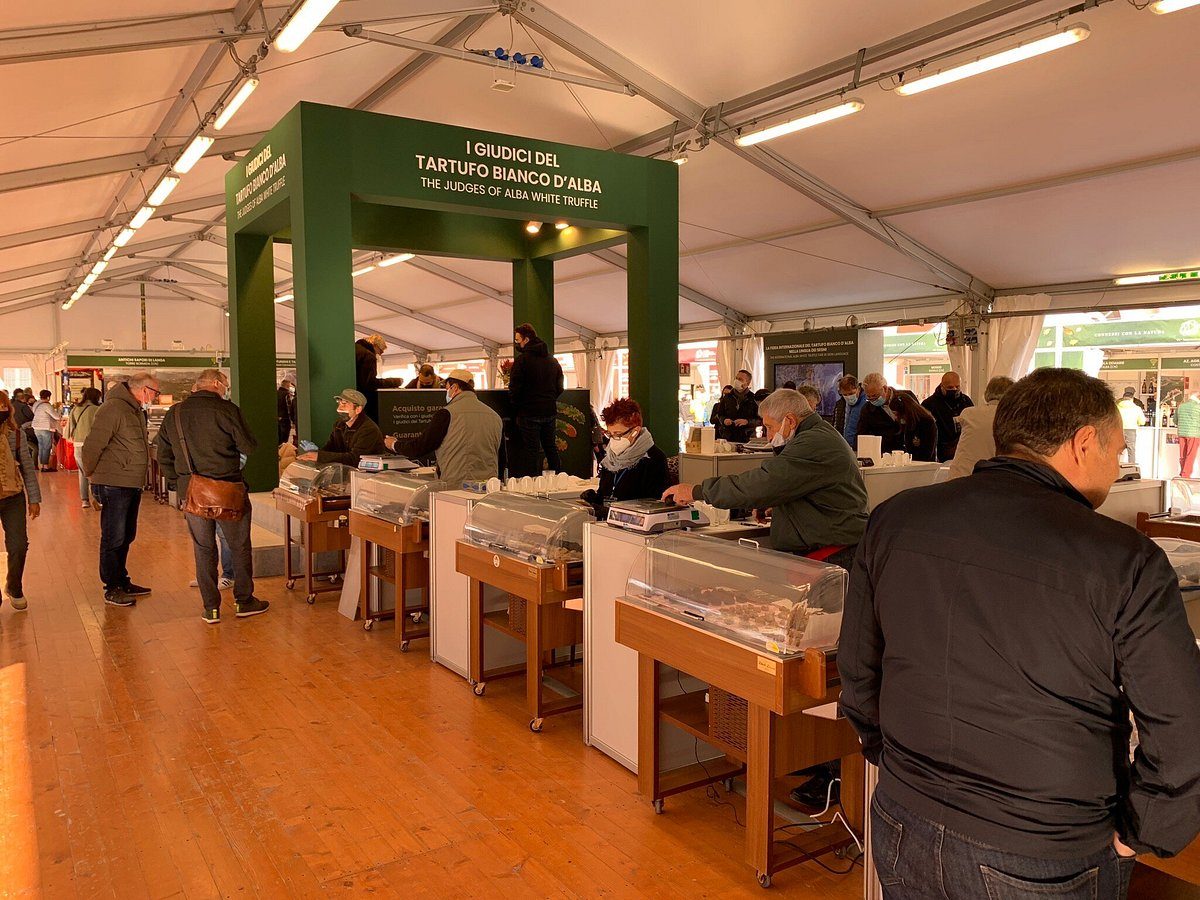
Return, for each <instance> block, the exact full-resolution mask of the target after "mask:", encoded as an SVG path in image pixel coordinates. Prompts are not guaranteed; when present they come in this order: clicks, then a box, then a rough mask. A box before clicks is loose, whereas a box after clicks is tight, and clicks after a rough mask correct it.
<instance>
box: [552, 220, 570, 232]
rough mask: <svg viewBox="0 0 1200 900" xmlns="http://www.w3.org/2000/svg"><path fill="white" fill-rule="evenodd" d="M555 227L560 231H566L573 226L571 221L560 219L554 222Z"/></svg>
mask: <svg viewBox="0 0 1200 900" xmlns="http://www.w3.org/2000/svg"><path fill="white" fill-rule="evenodd" d="M554 227H555V228H557V229H558V230H559V231H566V230H567V229H568V228H570V227H571V223H570V222H564V221H562V220H561V219H560V220H559V221H557V222H555V223H554Z"/></svg>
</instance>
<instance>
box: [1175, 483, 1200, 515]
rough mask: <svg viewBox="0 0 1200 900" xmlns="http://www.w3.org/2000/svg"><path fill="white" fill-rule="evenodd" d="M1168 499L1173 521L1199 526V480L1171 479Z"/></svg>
mask: <svg viewBox="0 0 1200 900" xmlns="http://www.w3.org/2000/svg"><path fill="white" fill-rule="evenodd" d="M1170 499H1171V502H1170V507H1169V509H1170V516H1171V518H1172V519H1173V520H1175V521H1178V522H1187V523H1190V524H1193V525H1200V478H1172V479H1171V493H1170Z"/></svg>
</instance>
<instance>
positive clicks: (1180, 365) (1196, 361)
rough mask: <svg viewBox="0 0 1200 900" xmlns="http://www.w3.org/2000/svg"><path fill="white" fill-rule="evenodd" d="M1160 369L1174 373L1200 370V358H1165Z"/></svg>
mask: <svg viewBox="0 0 1200 900" xmlns="http://www.w3.org/2000/svg"><path fill="white" fill-rule="evenodd" d="M1159 368H1161V369H1164V370H1170V371H1173V372H1180V371H1186V370H1188V369H1200V356H1164V357H1163V358H1162V362H1161V365H1160V366H1159Z"/></svg>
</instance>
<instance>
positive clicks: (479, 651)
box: [467, 578, 485, 696]
mask: <svg viewBox="0 0 1200 900" xmlns="http://www.w3.org/2000/svg"><path fill="white" fill-rule="evenodd" d="M467 594H468V605H469V609H470V614H469V619H470V621H469V622H468V624H467V628H468V636H469V640H470V644H471V662H470V668H469V669H468V670H467V675H468V678H469V680H470V682H471V686H472V687H473V688H475V693H476V694H477V695H479V696H483V685H484V682H483V659H484V656H483V633H484V631H485V629H484V627H483V582H481V581H476V580H475V579H474V578H472V579H471V586H470V588H468V591H467Z"/></svg>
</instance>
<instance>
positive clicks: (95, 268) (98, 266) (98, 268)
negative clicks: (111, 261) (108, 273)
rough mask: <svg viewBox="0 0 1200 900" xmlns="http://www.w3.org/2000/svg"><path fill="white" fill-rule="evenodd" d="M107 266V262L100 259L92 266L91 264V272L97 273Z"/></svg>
mask: <svg viewBox="0 0 1200 900" xmlns="http://www.w3.org/2000/svg"><path fill="white" fill-rule="evenodd" d="M107 268H108V262H107V261H106V260H103V259H102V260H100V262H98V263H96V264H95V265H94V266H92V274H93V275H99V274H100V273H101V272H103V271H104V270H105V269H107Z"/></svg>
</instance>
